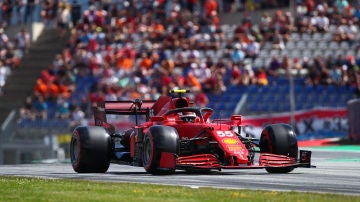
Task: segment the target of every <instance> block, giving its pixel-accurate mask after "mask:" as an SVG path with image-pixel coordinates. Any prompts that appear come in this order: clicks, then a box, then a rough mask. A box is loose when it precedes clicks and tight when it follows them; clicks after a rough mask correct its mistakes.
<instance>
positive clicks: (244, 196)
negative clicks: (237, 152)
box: [0, 176, 360, 202]
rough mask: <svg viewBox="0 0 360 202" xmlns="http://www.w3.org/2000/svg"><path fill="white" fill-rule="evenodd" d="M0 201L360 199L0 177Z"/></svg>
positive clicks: (274, 192)
mask: <svg viewBox="0 0 360 202" xmlns="http://www.w3.org/2000/svg"><path fill="white" fill-rule="evenodd" d="M0 201H11V202H15V201H36V202H41V201H50V202H52V201H66V202H71V201H76V202H82V201H85V202H89V201H106V202H110V201H132V202H135V201H154V202H162V201H166V202H179V201H186V202H192V201H201V202H206V201H211V202H212V201H215V202H221V201H317V202H322V201H326V202H328V201H360V196H347V195H346V196H345V195H335V194H316V193H301V192H279V191H251V190H228V189H212V188H197V189H195V188H190V187H179V186H162V185H153V184H136V183H108V182H94V181H83V180H59V179H42V178H24V177H3V176H0Z"/></svg>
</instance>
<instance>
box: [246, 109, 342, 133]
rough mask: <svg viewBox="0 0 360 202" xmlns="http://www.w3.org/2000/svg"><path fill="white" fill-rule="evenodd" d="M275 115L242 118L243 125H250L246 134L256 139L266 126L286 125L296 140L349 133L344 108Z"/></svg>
mask: <svg viewBox="0 0 360 202" xmlns="http://www.w3.org/2000/svg"><path fill="white" fill-rule="evenodd" d="M293 117H294V122H295V123H294V124H290V123H291V115H290V113H289V112H287V113H277V114H272V115H259V116H244V117H243V123H244V124H249V125H252V127H250V128H248V129H247V131H246V132H248V133H250V134H252V135H253V136H255V137H256V138H259V137H260V134H261V130H262V128H264V127H265V126H266V125H268V124H274V123H286V124H290V125H292V126H293V128H294V131H295V133H296V134H297V137H298V140H311V139H323V138H334V137H346V136H348V133H349V121H348V111H347V109H346V108H340V109H338V108H336V109H335V108H315V109H311V110H304V111H296V112H295V113H294V115H293Z"/></svg>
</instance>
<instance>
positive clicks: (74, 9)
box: [70, 0, 116, 27]
mask: <svg viewBox="0 0 360 202" xmlns="http://www.w3.org/2000/svg"><path fill="white" fill-rule="evenodd" d="M113 7H114V8H116V6H113ZM70 10H71V12H70V16H71V22H72V27H75V26H76V24H77V23H78V22H79V20H80V18H81V5H80V4H79V3H78V2H77V0H74V1H73V3H72V4H71V9H70Z"/></svg>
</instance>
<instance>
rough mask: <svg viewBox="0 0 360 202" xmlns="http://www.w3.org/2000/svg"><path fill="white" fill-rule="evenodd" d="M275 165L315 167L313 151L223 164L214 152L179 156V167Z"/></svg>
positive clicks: (226, 167)
mask: <svg viewBox="0 0 360 202" xmlns="http://www.w3.org/2000/svg"><path fill="white" fill-rule="evenodd" d="M271 167H272V168H274V167H294V168H297V167H304V168H310V167H315V166H313V165H311V151H307V150H300V159H299V160H297V159H296V158H292V157H288V156H285V155H276V154H269V153H260V156H259V162H258V164H249V165H222V164H221V163H220V162H219V161H218V159H217V158H216V156H214V155H213V154H197V155H191V156H183V157H178V158H177V159H176V168H177V169H184V170H186V169H218V170H221V169H263V168H271Z"/></svg>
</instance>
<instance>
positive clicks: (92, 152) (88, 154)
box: [70, 126, 111, 173]
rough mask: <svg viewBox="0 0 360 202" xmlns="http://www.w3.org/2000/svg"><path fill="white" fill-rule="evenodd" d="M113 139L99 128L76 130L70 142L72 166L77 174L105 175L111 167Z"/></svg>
mask: <svg viewBox="0 0 360 202" xmlns="http://www.w3.org/2000/svg"><path fill="white" fill-rule="evenodd" d="M110 153H111V138H110V135H109V134H108V133H107V132H106V130H105V129H104V128H102V127H98V126H89V127H85V126H81V127H77V128H75V130H74V131H73V134H72V138H71V142H70V159H71V165H72V167H73V169H74V171H75V172H77V173H105V172H106V171H107V170H108V168H109V166H110V156H111V155H110Z"/></svg>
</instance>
